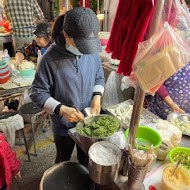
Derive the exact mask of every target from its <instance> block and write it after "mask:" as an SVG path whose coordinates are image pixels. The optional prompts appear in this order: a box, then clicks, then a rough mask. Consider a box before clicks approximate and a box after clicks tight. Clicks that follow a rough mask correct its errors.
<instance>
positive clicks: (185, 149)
mask: <svg viewBox="0 0 190 190" xmlns="http://www.w3.org/2000/svg"><path fill="white" fill-rule="evenodd" d="M179 151H184V152H185V153H187V154H188V155H189V157H190V148H187V147H182V146H178V147H175V148H172V149H171V150H170V152H169V160H170V162H171V163H176V162H175V161H174V160H173V158H172V157H173V155H174V154H175V153H176V152H179Z"/></svg>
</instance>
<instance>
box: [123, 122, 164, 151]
mask: <svg viewBox="0 0 190 190" xmlns="http://www.w3.org/2000/svg"><path fill="white" fill-rule="evenodd" d="M128 134H129V128H128V129H127V130H126V131H125V138H126V139H128ZM136 139H137V141H141V142H148V143H150V144H153V146H154V150H155V153H156V154H157V152H158V149H159V147H160V145H161V143H162V139H161V136H160V134H159V133H158V132H156V131H155V130H154V129H151V128H149V127H146V126H139V127H138V131H137V136H136ZM138 148H139V149H141V150H149V149H150V147H149V146H147V147H144V146H140V145H138Z"/></svg>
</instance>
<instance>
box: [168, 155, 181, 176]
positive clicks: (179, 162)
mask: <svg viewBox="0 0 190 190" xmlns="http://www.w3.org/2000/svg"><path fill="white" fill-rule="evenodd" d="M180 164H181V158H180V159H179V161H178V163H177V165H176V166H175V168H174V170H173V172H172V174H171V176H170V177H172V176H173V175H174V173H175V171H176V169H177V168H178V166H179V165H180Z"/></svg>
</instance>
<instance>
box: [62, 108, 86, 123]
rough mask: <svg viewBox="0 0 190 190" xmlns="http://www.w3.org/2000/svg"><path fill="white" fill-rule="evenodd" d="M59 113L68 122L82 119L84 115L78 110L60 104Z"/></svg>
mask: <svg viewBox="0 0 190 190" xmlns="http://www.w3.org/2000/svg"><path fill="white" fill-rule="evenodd" d="M59 114H60V115H63V116H64V117H65V118H66V119H67V120H68V121H69V122H72V123H73V122H78V121H80V120H84V115H83V114H82V113H81V112H80V111H77V110H76V109H75V108H72V107H67V106H64V105H62V106H61V108H60V111H59Z"/></svg>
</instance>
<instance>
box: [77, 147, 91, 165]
mask: <svg viewBox="0 0 190 190" xmlns="http://www.w3.org/2000/svg"><path fill="white" fill-rule="evenodd" d="M76 147H77V159H78V162H79V163H80V164H82V165H84V166H86V167H88V156H87V155H86V154H85V153H84V152H83V150H82V149H81V148H80V147H79V146H78V145H76Z"/></svg>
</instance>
